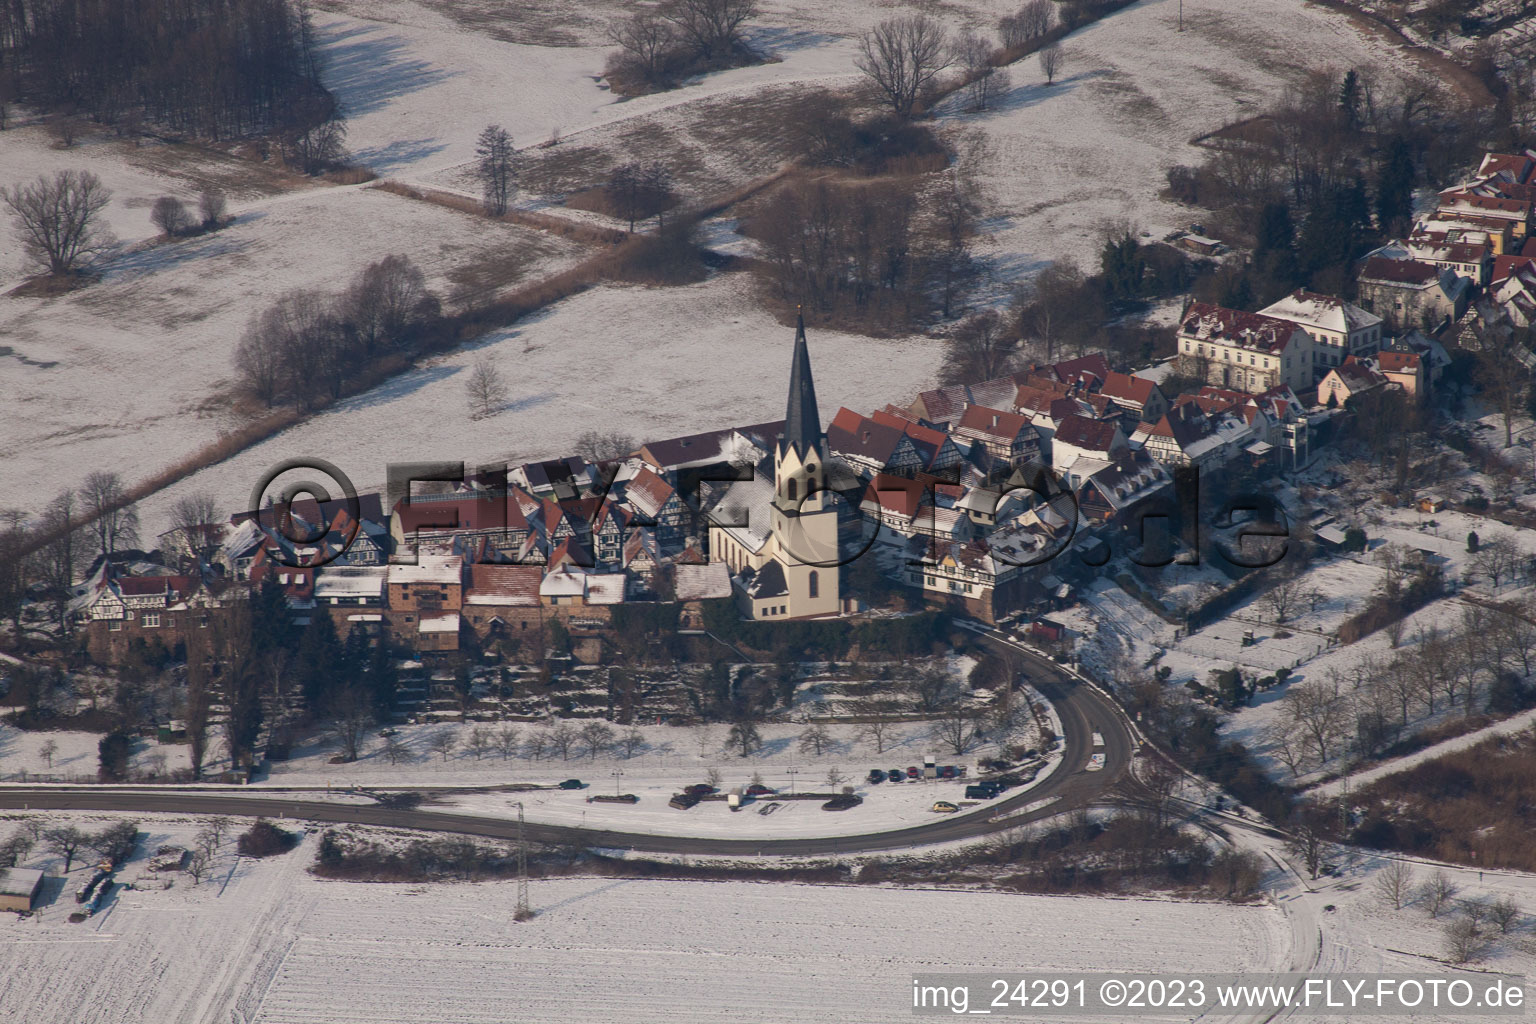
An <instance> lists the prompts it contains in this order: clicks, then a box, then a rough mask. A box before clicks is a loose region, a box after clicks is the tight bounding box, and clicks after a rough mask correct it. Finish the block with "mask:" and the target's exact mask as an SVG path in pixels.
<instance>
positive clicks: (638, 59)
mask: <svg viewBox="0 0 1536 1024" xmlns="http://www.w3.org/2000/svg"><path fill="white" fill-rule="evenodd" d="M608 39H609V41H610V42H612V43H613V45H615V46H617V47H618V48H619V53H620V54H621V58H622V64H620V65H610V67H619V66H622V65H623V64H627V65H628V67H629V68H630V69H632V71H633V73H634V74H635V75H636V76H637V77H639V78H640V79H641V80H643V81H644V82H646V83H647V84H649V85H658V84H660V83H661V82H662V80H663V78H664V77H665V74H666V68H667V59H668V57H669V56H670V54H671V52H672V50H673V48H675V47H676V46H677V32H676V31H675V29H674V28H673V26H672V22H670V21H668V20H667V19H666V18H663V17H662V16H661V15H659V14H657V13H656V12H655V11H651V10H641V11H636V12H635V13H634V14H633V15H631V16H630V17H628V18H626V19H624V20H623V21H618V22H614V23H613V24H612V25H611V26H609V28H608Z"/></svg>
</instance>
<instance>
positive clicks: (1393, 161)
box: [1376, 135, 1414, 234]
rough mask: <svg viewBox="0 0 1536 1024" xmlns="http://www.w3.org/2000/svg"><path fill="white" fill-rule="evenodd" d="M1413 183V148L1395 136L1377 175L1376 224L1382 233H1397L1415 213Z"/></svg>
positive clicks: (1388, 145) (1400, 137)
mask: <svg viewBox="0 0 1536 1024" xmlns="http://www.w3.org/2000/svg"><path fill="white" fill-rule="evenodd" d="M1413 182H1414V167H1413V151H1412V150H1411V149H1410V148H1409V146H1408V142H1407V140H1405V139H1404V138H1403V137H1402V136H1401V135H1394V136H1393V137H1392V141H1391V142H1389V143H1388V144H1387V152H1386V158H1385V159H1384V160H1383V161H1382V164H1381V170H1380V172H1379V173H1378V175H1377V178H1376V226H1377V227H1378V228H1380V229H1381V231H1382V233H1384V234H1393V233H1395V230H1394V229H1395V227H1403V226H1406V224H1407V222H1408V220H1409V219H1410V218H1411V217H1412V216H1413Z"/></svg>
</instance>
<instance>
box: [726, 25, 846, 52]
mask: <svg viewBox="0 0 1536 1024" xmlns="http://www.w3.org/2000/svg"><path fill="white" fill-rule="evenodd" d="M840 38H841V37H840V36H834V35H828V34H827V33H825V32H812V31H809V30H807V29H798V28H782V27H778V26H764V27H762V28H755V29H752V30H751V31H750V32H749V33H748V38H747V44H748V45H749V46H751V47H752V48H753V49H754V50H756V51H757V52H759V53H767V54H774V55H780V54H784V53H788V52H791V51H793V50H811V49H814V48H816V47H818V46H826V45H828V44H830V43H835V42H837V41H838V40H839V39H840Z"/></svg>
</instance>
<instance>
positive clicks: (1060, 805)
mask: <svg viewBox="0 0 1536 1024" xmlns="http://www.w3.org/2000/svg"><path fill="white" fill-rule="evenodd" d="M981 639H982V642H983V643H986V644H987V645H988V646H991V647H993V648H995V649H997V650H999V651H1006V652H1007V653H1008V654H1010V655H1012V656H1014V657H1015V658H1016V659H1018V660H1019V661H1020V662H1022V663H1023V665H1024V667H1025V673H1026V675H1027V676H1028V679H1029V682H1030V683H1031V685H1033V686H1034V687H1035V689H1037V690H1039V691H1040V693H1041V694H1043V695H1044V696H1045V698H1046V699H1047V700H1049V701H1050V702H1051V703H1052V704H1053V705H1054V706H1055V708H1056V713H1057V715H1058V716H1059V717H1060V719H1061V726H1062V731H1063V733H1064V734H1065V737H1064V738H1065V740H1066V745H1067V760H1066V761H1065V763H1063V764H1062V765H1061V766H1060V767H1058V768H1057V769H1056V770H1055V771H1054V772H1052V773H1051V775H1050V776H1049V777H1048V778H1047V779H1046V780H1045V781H1044V782H1042V783H1041V784H1040V785H1038V786H1034V787H1031V788H1029V789H1026V790H1024V791H1022V792H1020V793H1017V794H1015V795H1014V796H1012V797H1007V798H1004V799H1002V800H998V801H996V802H995V803H992V804H991V805H989V808H988V810H990V812H991V813H990V814H989V813H986V812H978V811H972V812H970V813H968V814H962V815H959V816H956V817H944V818H938V819H936V820H935V821H933V822H931V823H929V824H926V825H916V826H913V827H911V828H904V829H898V830H895V831H890V832H874V833H866V834H863V835H848V836H824V837H817V838H801V839H765V840H761V841H759V840H755V839H713V838H703V837H691V836H667V835H649V834H644V833H635V832H617V831H609V830H606V829H587V828H576V827H571V826H566V825H544V824H538V823H534V822H529V823H528V825H527V831H528V838H529V839H532V840H534V841H536V842H546V843H579V844H581V845H583V846H593V847H602V848H607V849H628V850H636V851H641V852H649V853H676V854H689V855H702V856H730V855H736V856H751V855H756V854H763V855H765V856H768V855H774V856H818V855H823V854H833V855H836V854H843V853H858V852H863V851H874V850H894V849H902V848H906V847H913V846H923V845H927V844H930V843H941V842H948V841H951V840H956V839H969V838H973V837H976V836H981V835H986V834H988V833H991V832H999V831H1003V830H1004V829H1009V828H1015V827H1017V826H1019V825H1024V824H1028V823H1029V822H1032V821H1037V820H1039V819H1041V818H1045V817H1050V816H1052V815H1056V814H1060V813H1061V812H1063V811H1066V810H1071V809H1072V808H1075V807H1081V806H1084V805H1087V804H1089V803H1092V802H1093V801H1094V800H1097V799H1098V798H1099V797H1100V796H1102V795H1103V794H1104V793H1105V792H1106V791H1107V790H1108V789H1110V788H1111V787H1112V786H1114V785H1115V783H1117V782H1118V781H1119V780H1120V779H1121V778H1122V777H1123V776H1124V775H1125V774H1126V770H1127V768H1128V767H1129V765H1130V758H1131V754H1132V752H1133V750H1134V741H1133V739H1132V737H1131V731H1130V726H1129V724H1128V723H1127V721H1126V719H1125V716H1124V713H1123V712H1121V710H1120V709H1119V708H1118V707H1116V706H1115V705H1114V703H1113V702H1112V701H1110V700H1109V699H1108V698H1107V697H1105V696H1104V695H1103V694H1101V693H1100V692H1099V691H1098V690H1096V689H1094V688H1093V687H1091V686H1086V685H1083V684H1081V683H1079V682H1077V681H1076V680H1075V679H1073V678H1072V676H1070V675H1068V674H1067V673H1066V672H1064V671H1062V669H1061V667H1060V666H1059V665H1057V664H1055V663H1054V662H1051V661H1049V660H1047V659H1045V658H1042V657H1040V656H1039V655H1037V654H1034V653H1033V652H1031V651H1029V650H1027V649H1025V648H1023V647H1021V646H1019V645H1018V644H1016V643H1015V642H1013V641H1012V640H1010V639H1009V638H1008V637H1006V636H1004V635H1002V634H999V633H987V634H982V635H981ZM1095 732H1097V733H1099V734H1100V735H1101V736H1102V737H1103V739H1104V746H1103V747H1102V748H1094V747H1093V734H1094V733H1095ZM1095 749H1098V750H1099V751H1100V752H1102V753H1103V754H1104V755H1105V761H1106V764H1105V767H1104V769H1103V770H1102V771H1098V772H1089V771H1086V770H1084V766H1085V765H1086V764H1087V763H1088V758H1089V756H1090V755H1091V754H1092V753H1094V752H1095ZM1050 797H1059V799H1057V800H1053V801H1052V803H1051V804H1050V806H1048V807H1042V808H1039V809H1037V810H1034V811H1031V812H1028V813H1025V814H1018V815H1014V816H1011V817H1008V818H1006V819H1004V820H1003V821H999V822H994V821H991V820H989V819H991V818H992V817H994V816H996V815H997V814H1000V813H1002V812H1005V811H1009V810H1016V809H1018V808H1020V807H1025V806H1027V805H1029V804H1032V803H1035V802H1036V801H1039V800H1045V799H1047V798H1050ZM23 807H26V808H29V809H32V810H92V811H124V812H135V811H137V812H146V813H147V812H164V813H172V814H176V813H180V814H229V815H264V816H267V817H271V816H273V815H276V814H282V815H284V816H286V817H290V818H296V819H300V820H307V821H318V822H327V823H335V824H359V825H379V826H385V827H389V828H407V829H420V830H426V831H433V832H455V833H461V834H465V835H474V836H483V837H487V838H493V839H515V838H516V837H517V822H516V821H514V820H508V819H504V818H489V817H483V816H480V815H472V814H451V813H447V812H442V811H430V810H410V811H402V810H390V809H388V808H385V807H379V806H369V805H356V804H343V803H328V802H325V801H318V800H302V799H295V800H286V799H281V798H274V797H261V796H250V795H245V794H243V793H241V792H240V791H238V790H236V791H232V792H230V793H228V794H225V793H221V792H207V791H188V790H175V789H164V790H156V789H148V790H121V789H106V788H100V787H92V786H80V787H64V786H39V787H35V788H22V787H7V788H4V789H0V808H7V809H21V808H23Z"/></svg>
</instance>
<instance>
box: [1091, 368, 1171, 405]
mask: <svg viewBox="0 0 1536 1024" xmlns="http://www.w3.org/2000/svg"><path fill="white" fill-rule="evenodd" d="M1156 390H1157V385H1156V384H1154V383H1153V382H1152V381H1150V380H1147V379H1146V378H1145V377H1136V376H1132V375H1131V374H1129V373H1115V372H1114V371H1110V374H1109V376H1108V377H1105V378H1104V386H1103V387H1102V388H1100V389H1099V394H1101V395H1108V396H1109V397H1110V398H1114V399H1119V400H1121V401H1126V402H1135V403H1136V404H1137V405H1146V404H1147V402H1149V401H1150V400H1151V399H1152V392H1154V391H1156Z"/></svg>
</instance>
